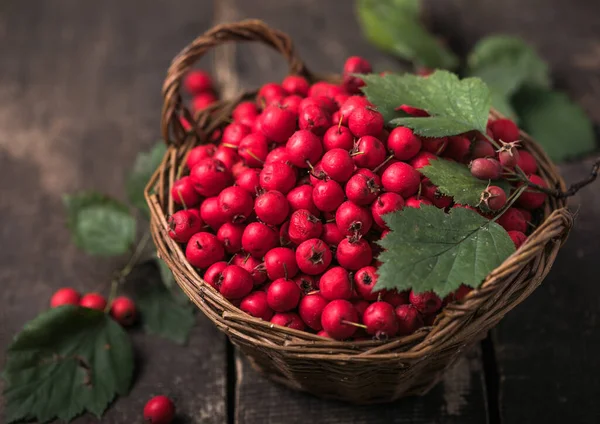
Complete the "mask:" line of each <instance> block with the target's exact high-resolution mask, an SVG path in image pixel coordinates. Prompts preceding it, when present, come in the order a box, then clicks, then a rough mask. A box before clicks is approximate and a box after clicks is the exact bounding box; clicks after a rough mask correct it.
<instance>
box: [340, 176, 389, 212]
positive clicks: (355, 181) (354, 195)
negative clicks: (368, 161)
mask: <svg viewBox="0 0 600 424" xmlns="http://www.w3.org/2000/svg"><path fill="white" fill-rule="evenodd" d="M380 183H381V180H380V178H379V176H377V175H375V176H374V177H369V176H367V175H365V174H359V173H356V174H354V175H353V176H352V178H350V180H348V182H347V183H346V197H348V200H350V201H351V202H353V203H356V204H357V205H369V204H371V203H372V202H373V201H374V200H375V199H376V198H377V195H378V194H379V192H380V191H381V186H380Z"/></svg>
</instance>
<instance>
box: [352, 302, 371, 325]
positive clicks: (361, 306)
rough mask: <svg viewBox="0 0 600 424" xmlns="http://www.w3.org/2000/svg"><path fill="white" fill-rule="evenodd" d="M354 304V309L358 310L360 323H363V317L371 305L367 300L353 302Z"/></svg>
mask: <svg viewBox="0 0 600 424" xmlns="http://www.w3.org/2000/svg"><path fill="white" fill-rule="evenodd" d="M352 304H353V305H354V309H356V312H357V313H358V319H359V321H362V317H363V315H364V313H365V311H366V310H367V308H368V307H369V305H370V304H371V303H370V302H367V301H366V300H362V299H357V300H353V301H352Z"/></svg>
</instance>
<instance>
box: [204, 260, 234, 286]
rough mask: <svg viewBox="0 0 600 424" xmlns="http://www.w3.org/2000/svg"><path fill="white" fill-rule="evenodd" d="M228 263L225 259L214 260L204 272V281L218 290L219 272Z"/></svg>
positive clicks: (219, 282) (220, 272) (219, 284)
mask: <svg viewBox="0 0 600 424" xmlns="http://www.w3.org/2000/svg"><path fill="white" fill-rule="evenodd" d="M228 265H229V264H228V263H227V262H225V261H219V262H215V263H214V264H212V265H211V266H209V267H208V268H207V269H206V271H205V272H204V277H203V278H204V281H205V282H206V283H207V284H208V285H210V286H211V287H213V288H214V289H215V290H217V291H219V287H220V286H221V274H222V272H223V270H224V269H225V268H227V266H228Z"/></svg>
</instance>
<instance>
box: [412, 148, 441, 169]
mask: <svg viewBox="0 0 600 424" xmlns="http://www.w3.org/2000/svg"><path fill="white" fill-rule="evenodd" d="M435 159H437V156H436V155H434V154H433V153H429V152H419V153H417V156H415V157H414V158H412V159H411V160H410V165H411V166H412V167H413V168H415V169H421V168H423V167H424V166H427V165H429V162H430V161H431V160H435Z"/></svg>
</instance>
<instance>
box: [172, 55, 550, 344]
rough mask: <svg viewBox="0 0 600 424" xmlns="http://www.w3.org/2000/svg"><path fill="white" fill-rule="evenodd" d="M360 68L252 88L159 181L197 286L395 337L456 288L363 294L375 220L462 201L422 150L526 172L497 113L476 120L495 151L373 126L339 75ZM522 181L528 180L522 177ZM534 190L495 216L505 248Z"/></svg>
mask: <svg viewBox="0 0 600 424" xmlns="http://www.w3.org/2000/svg"><path fill="white" fill-rule="evenodd" d="M368 72H371V66H370V64H369V63H368V62H367V61H366V60H364V59H362V58H358V57H351V58H349V59H348V60H347V61H346V63H345V66H344V74H343V75H344V78H343V82H342V83H341V84H339V85H336V84H331V83H328V82H316V83H314V84H312V85H311V84H310V83H309V82H308V81H307V80H306V79H304V78H303V77H300V76H288V77H287V78H285V79H284V80H283V82H282V83H281V84H276V83H268V84H265V85H263V86H262V87H261V88H260V90H259V91H258V94H257V97H256V99H255V101H244V102H242V103H240V104H238V105H237V107H236V108H235V109H234V110H233V113H232V120H233V122H231V123H230V124H228V125H227V126H225V127H224V128H222V129H220V130H218V131H219V132H218V133H217V134H216V135H214V136H213V137H212V140H215V144H212V143H211V144H204V145H200V146H197V147H195V148H193V149H192V150H191V151H190V152H189V154H188V156H187V159H186V165H187V168H188V169H189V175H186V176H183V177H182V178H181V179H179V180H178V181H176V182H175V183H174V184H173V187H172V191H171V196H172V198H173V201H174V202H175V203H176V204H177V205H179V206H180V207H181V208H182V209H181V210H179V211H177V212H175V213H174V214H173V215H172V216H170V217H169V218H168V222H169V225H170V232H169V235H170V237H171V238H172V239H173V240H175V241H177V242H179V243H183V244H185V254H186V257H187V260H188V261H189V263H190V264H191V265H193V266H194V267H197V268H199V269H201V270H202V271H203V277H204V280H205V281H206V283H207V284H209V285H211V286H212V287H214V289H215V290H217V291H219V292H220V293H221V294H222V295H223V296H224V297H225V298H227V299H229V300H230V301H231V302H232V303H234V304H235V305H237V306H239V307H240V309H241V310H243V311H245V312H247V313H248V314H250V315H252V316H254V317H257V318H261V319H263V320H267V321H270V322H272V323H274V324H278V325H283V326H287V327H290V328H294V329H297V330H306V331H313V332H317V334H319V335H322V336H323V337H330V338H334V339H338V340H346V339H352V338H353V339H355V340H359V339H363V338H367V337H393V336H396V335H408V334H411V333H413V332H414V331H416V330H417V329H418V328H420V327H422V326H423V325H431V324H432V323H433V321H434V319H435V316H436V314H437V313H438V312H439V311H440V309H441V308H442V306H443V304H445V303H446V302H449V301H453V300H456V299H461V298H462V297H464V296H465V295H466V294H467V293H468V292H469V291H470V289H469V288H467V287H465V286H462V287H461V288H460V289H459V290H457V291H456V292H455V293H453V294H451V295H450V296H449V297H448V298H446V299H444V300H442V299H440V298H439V297H438V296H437V295H435V294H434V293H431V292H428V293H420V294H417V293H412V292H411V293H408V292H402V293H399V292H396V291H393V290H391V291H387V290H384V291H378V292H376V291H373V287H374V286H375V284H376V282H377V272H376V271H377V266H378V263H377V261H376V260H375V259H374V258H375V256H376V255H377V253H378V251H379V250H378V249H379V246H378V245H377V244H376V243H375V242H376V241H377V240H379V239H381V238H382V237H385V235H386V233H387V231H389V230H388V229H387V227H386V223H385V221H384V220H383V219H382V216H383V215H385V214H387V213H390V212H393V211H398V210H400V209H402V208H404V207H411V208H420V206H421V205H423V204H427V205H431V204H433V205H435V206H436V207H438V208H443V209H447V208H451V207H467V208H471V206H463V205H459V204H455V203H454V201H453V199H452V198H451V197H448V196H445V195H442V194H440V193H439V192H438V190H437V187H436V186H435V185H433V184H432V183H431V181H430V180H429V179H427V178H424V176H423V175H422V174H421V173H420V171H419V169H421V168H422V167H424V166H426V165H427V164H428V163H429V161H430V160H431V159H433V158H436V157H443V158H445V159H447V160H452V161H456V162H460V163H464V164H465V165H466V164H469V163H471V172H472V173H473V175H475V176H477V177H479V178H485V179H493V178H497V177H499V176H500V175H501V174H502V172H503V169H504V168H510V167H514V166H515V165H519V167H520V168H521V169H522V170H524V171H525V172H527V173H528V174H535V172H536V168H537V166H536V163H535V160H534V159H533V157H532V156H531V155H529V154H528V153H527V152H525V151H523V150H519V149H517V143H516V140H517V139H518V129H517V128H516V126H515V125H514V124H513V123H512V122H510V121H507V120H498V121H494V122H490V124H489V132H490V134H491V135H492V137H493V138H494V139H496V140H498V141H502V142H503V145H504V146H505V147H506V148H503V149H501V151H500V152H498V151H496V149H494V147H493V146H492V144H491V143H490V142H489V141H488V140H486V139H485V138H484V137H483V136H482V135H481V134H479V135H478V134H470V133H469V134H463V135H459V136H455V137H442V138H424V137H418V136H417V135H415V134H414V133H413V131H412V130H411V129H409V128H404V127H397V128H394V129H391V130H388V129H386V128H385V125H384V124H385V123H384V119H383V116H382V115H381V114H380V113H379V112H378V111H377V110H376V109H375V107H374V106H373V105H372V104H370V103H369V101H368V100H367V99H366V98H365V97H363V96H362V95H360V90H359V87H361V86H362V85H363V81H362V80H360V79H359V78H357V77H355V76H353V74H356V73H368ZM191 75H194V74H191ZM187 86H189V84H187ZM400 108H401V109H402V110H404V111H406V112H408V113H411V114H413V115H416V116H426V115H427V113H426V112H425V111H422V110H419V109H415V108H412V107H410V106H407V105H402V106H400ZM471 161H472V162H471ZM531 181H533V182H536V183H542V181H541V179H539V177H537V176H535V175H532V176H531ZM543 196H544V195H543V194H540V193H528V192H526V193H524V194H523V196H522V197H521V199H519V206H520V207H521V208H522V209H518V208H516V207H512V208H510V209H508V211H507V213H505V214H504V215H503V216H502V218H500V220H499V223H500V225H502V226H503V227H504V228H505V229H506V230H507V231H509V234H510V235H511V238H512V239H513V241H514V242H515V244H516V245H517V246H518V245H520V244H521V243H522V242H523V241H524V240H525V238H526V236H525V233H526V230H527V221H528V220H530V218H531V214H530V212H529V211H530V210H531V209H535V208H537V207H539V206H540V205H541V203H542V202H543V200H544V199H543ZM482 202H484V203H485V205H487V207H488V208H489V210H490V211H496V210H499V209H500V208H502V206H504V204H505V203H506V193H504V191H503V190H502V188H500V187H496V186H491V187H489V188H488V189H487V190H486V192H485V193H482ZM481 213H483V212H481Z"/></svg>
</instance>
